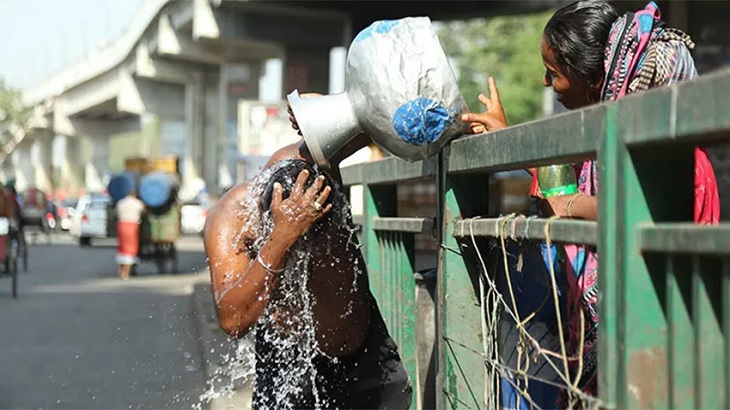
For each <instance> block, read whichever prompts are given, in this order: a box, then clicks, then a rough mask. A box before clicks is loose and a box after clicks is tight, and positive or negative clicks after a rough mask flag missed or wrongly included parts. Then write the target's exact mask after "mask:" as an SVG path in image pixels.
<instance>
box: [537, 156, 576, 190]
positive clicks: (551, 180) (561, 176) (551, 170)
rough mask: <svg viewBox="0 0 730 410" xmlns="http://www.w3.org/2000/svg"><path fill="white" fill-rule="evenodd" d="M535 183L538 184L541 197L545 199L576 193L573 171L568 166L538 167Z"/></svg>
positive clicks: (570, 166) (571, 167)
mask: <svg viewBox="0 0 730 410" xmlns="http://www.w3.org/2000/svg"><path fill="white" fill-rule="evenodd" d="M537 182H538V184H540V190H541V191H542V196H543V197H545V198H549V197H551V196H556V195H572V194H577V193H578V183H577V181H576V179H575V170H574V169H573V166H572V165H570V164H562V165H548V166H545V167H539V168H538V169H537Z"/></svg>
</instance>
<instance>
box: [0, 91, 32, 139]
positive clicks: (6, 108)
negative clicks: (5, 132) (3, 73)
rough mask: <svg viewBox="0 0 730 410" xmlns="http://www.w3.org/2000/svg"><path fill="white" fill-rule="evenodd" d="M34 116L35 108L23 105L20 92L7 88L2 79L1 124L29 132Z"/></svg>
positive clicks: (0, 93)
mask: <svg viewBox="0 0 730 410" xmlns="http://www.w3.org/2000/svg"><path fill="white" fill-rule="evenodd" d="M32 115H33V108H32V107H29V106H27V105H25V104H24V103H23V99H22V96H21V93H20V91H18V90H16V89H14V88H12V87H9V86H7V85H6V84H5V81H3V80H2V79H0V124H3V125H4V126H5V127H8V126H11V125H13V126H15V127H18V128H20V129H23V130H27V129H28V128H30V119H31V117H32Z"/></svg>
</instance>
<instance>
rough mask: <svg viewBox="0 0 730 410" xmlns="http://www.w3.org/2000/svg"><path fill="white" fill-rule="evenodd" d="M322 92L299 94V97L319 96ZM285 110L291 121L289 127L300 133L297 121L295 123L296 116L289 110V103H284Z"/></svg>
mask: <svg viewBox="0 0 730 410" xmlns="http://www.w3.org/2000/svg"><path fill="white" fill-rule="evenodd" d="M321 96H322V94H317V93H306V94H299V97H300V98H312V97H321ZM286 112H288V113H289V122H290V123H291V127H292V128H294V129H295V130H297V134H299V136H301V135H302V130H300V129H299V123H297V119H296V117H294V111H292V110H291V105H289V104H288V103H287V105H286Z"/></svg>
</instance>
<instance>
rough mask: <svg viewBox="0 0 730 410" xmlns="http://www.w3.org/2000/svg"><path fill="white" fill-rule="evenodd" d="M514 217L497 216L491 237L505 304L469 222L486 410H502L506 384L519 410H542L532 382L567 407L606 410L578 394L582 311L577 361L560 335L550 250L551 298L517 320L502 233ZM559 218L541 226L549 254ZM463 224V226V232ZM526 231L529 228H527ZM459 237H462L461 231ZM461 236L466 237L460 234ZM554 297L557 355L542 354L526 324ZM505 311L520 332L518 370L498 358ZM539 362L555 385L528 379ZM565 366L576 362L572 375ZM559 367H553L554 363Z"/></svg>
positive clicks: (561, 321)
mask: <svg viewBox="0 0 730 410" xmlns="http://www.w3.org/2000/svg"><path fill="white" fill-rule="evenodd" d="M518 218H525V217H524V216H522V215H519V216H518V215H515V214H510V215H508V216H505V217H501V218H500V219H499V220H498V226H497V228H498V232H495V236H497V237H498V238H499V243H500V248H501V256H502V258H501V259H502V261H501V262H502V263H503V264H504V272H505V275H506V283H507V290H508V292H509V295H508V298H509V300H510V302H511V303H508V302H507V301H506V300H505V299H506V298H505V296H503V295H502V294H501V293H500V291H499V290H498V288H497V284H496V282H495V278H494V277H493V276H492V275H490V274H489V272H488V270H487V264H486V262H485V259H484V257H483V255H482V252H481V251H480V248H479V246H478V245H477V241H476V236H475V235H474V229H473V223H474V220H475V219H470V221H469V236H470V238H471V245H472V246H473V247H474V251H475V252H476V255H477V257H478V259H479V263H480V269H479V270H480V275H479V293H480V295H479V298H480V301H481V330H482V336H483V355H484V360H485V366H486V369H485V371H486V374H485V376H486V377H485V386H484V387H485V405H486V408H490V409H496V408H506V407H505V405H504V403H500V400H499V397H500V392H501V388H500V387H501V386H500V383H501V381H507V382H508V383H510V384H511V385H512V387H513V388H514V389H515V390H517V391H518V392H519V395H518V397H517V404H516V408H518V409H519V408H522V404H523V403H521V400H525V401H526V402H527V404H529V406H528V407H530V408H540V406H538V404H537V403H536V402H535V400H533V399H532V397H531V396H530V393H529V391H528V388H529V383H530V381H531V380H532V381H538V382H541V383H545V384H548V385H552V386H555V387H557V388H559V389H561V390H563V391H564V392H565V393H566V395H567V404H568V406H569V407H570V408H591V409H594V408H599V407H601V408H605V404H604V403H602V402H600V400H599V399H598V398H596V397H593V396H591V395H589V394H586V393H585V392H583V391H582V390H581V389H580V386H579V382H580V380H581V376H582V372H583V351H582V349H583V342H584V338H585V324H584V320H583V319H584V318H583V310H582V309H579V311H580V315H581V318H580V323H581V326H580V334H579V341H580V342H579V345H578V349H579V351H578V352H576V354H575V356H569V355H568V351H567V348H566V342H565V341H566V337H565V335H564V331H563V329H564V328H563V317H562V313H561V309H560V302H559V298H558V286H557V282H556V278H555V268H554V263H552V262H553V260H552V258H553V253H552V252H551V251H549V254H550V258H551V261H550V262H551V263H549V267H550V283H549V284H550V288H551V291H552V294H551V295H550V294H548V295H546V296H545V299H544V300H543V301H542V303H541V304H540V305H539V307H538V308H537V309H535V310H534V311H533V312H531V313H530V314H528V315H526V316H525V317H521V316H520V311H519V310H518V308H517V301H516V298H515V290H514V289H513V285H512V277H511V276H512V275H511V270H510V267H509V264H508V258H507V248H506V240H507V235H506V232H505V228H506V226H507V223H508V222H509V221H510V220H512V221H513V231H514V225H515V224H514V222H515V220H516V219H518ZM557 218H558V217H551V218H549V220H548V221H547V223H546V224H545V232H544V234H545V238H546V239H545V242H546V245H547V248H548V249H551V245H552V241H551V239H550V225H551V223H552V222H553V221H554V220H555V219H557ZM530 219H532V218H527V220H526V224H528V226H529V222H530ZM463 228H464V225H462V229H463ZM525 231H527V229H525ZM462 234H463V232H462ZM462 236H464V235H462ZM511 236H512V238H513V239H515V238H514V232H512V235H511ZM551 296H552V299H553V306H552V307H553V309H554V310H555V316H556V318H557V329H558V337H559V341H560V351H559V352H555V351H552V350H550V349H546V348H544V347H543V346H541V344H540V342H539V341H538V340H537V339H535V337H533V336H532V335H531V334H530V333H529V332H528V330H527V325H528V323H530V321H532V320H533V319H534V318H535V317H536V315H537V313H538V312H539V311H540V310H541V309H543V308H544V307H545V306H546V305H547V304H548V301H549V299H550V297H551ZM502 312H504V313H506V314H507V315H509V317H510V318H511V319H512V320H513V321H514V326H515V329H516V330H517V332H518V341H517V345H516V349H515V350H516V354H517V364H516V367H510V366H508V365H507V364H506V363H504V360H502V358H501V357H500V353H499V338H498V330H499V329H498V323H499V317H500V314H501V313H502ZM538 358H542V359H544V361H545V363H547V364H548V365H549V366H550V367H551V368H552V369H553V370H554V371H555V373H556V374H557V375H558V378H559V382H556V381H554V380H546V379H544V378H541V377H538V376H536V375H532V374H530V364H531V363H532V362H536V361H537V360H538ZM569 361H570V362H577V370H576V371H574V374H573V375H571V372H570V370H569ZM556 362H557V363H556Z"/></svg>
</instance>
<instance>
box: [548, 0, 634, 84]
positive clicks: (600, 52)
mask: <svg viewBox="0 0 730 410" xmlns="http://www.w3.org/2000/svg"><path fill="white" fill-rule="evenodd" d="M619 17H620V16H619V14H618V11H617V10H616V8H615V7H614V6H613V5H612V4H611V3H609V2H607V1H602V0H580V1H576V2H574V3H570V4H568V5H567V6H565V7H562V8H561V9H559V10H558V11H556V12H555V14H553V16H552V17H551V18H550V20H549V21H548V22H547V24H546V25H545V30H543V36H544V39H545V42H546V43H547V46H548V47H550V49H551V50H552V51H553V53H554V54H555V59H556V60H557V61H556V63H557V64H559V65H560V67H561V68H562V69H563V70H565V74H567V75H568V76H569V77H570V78H572V79H575V80H577V81H580V82H582V83H584V84H585V85H586V86H587V87H589V88H590V89H597V88H598V87H600V84H601V82H602V81H603V76H604V68H603V59H604V50H605V48H606V43H607V42H608V34H609V33H610V31H611V26H612V25H613V23H614V22H615V21H616V20H617V19H618V18H619Z"/></svg>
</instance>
